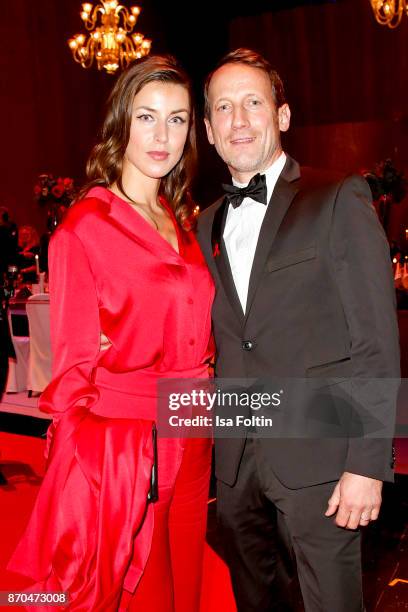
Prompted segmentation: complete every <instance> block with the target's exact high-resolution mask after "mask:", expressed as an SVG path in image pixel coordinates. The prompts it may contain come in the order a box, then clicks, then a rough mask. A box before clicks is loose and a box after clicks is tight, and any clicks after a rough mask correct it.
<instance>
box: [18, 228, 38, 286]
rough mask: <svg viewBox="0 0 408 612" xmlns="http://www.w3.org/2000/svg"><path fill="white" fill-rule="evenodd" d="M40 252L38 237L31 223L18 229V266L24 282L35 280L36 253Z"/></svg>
mask: <svg viewBox="0 0 408 612" xmlns="http://www.w3.org/2000/svg"><path fill="white" fill-rule="evenodd" d="M39 252H40V239H39V237H38V234H37V231H36V230H35V229H34V228H33V227H32V226H31V225H23V226H22V227H20V229H19V230H18V254H17V257H18V267H19V269H20V274H21V275H22V280H23V282H24V283H36V282H37V266H36V262H35V257H36V255H39Z"/></svg>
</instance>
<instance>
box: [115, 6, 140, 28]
mask: <svg viewBox="0 0 408 612" xmlns="http://www.w3.org/2000/svg"><path fill="white" fill-rule="evenodd" d="M116 12H117V14H118V16H119V15H120V16H121V17H122V18H123V27H124V29H125V30H126V32H127V33H129V32H131V31H132V30H133V29H134V27H135V25H136V22H137V16H136V15H133V14H130V13H129V10H128V9H127V8H126V6H123V4H120V5H119V6H118V7H117V9H116ZM130 17H134V21H133V22H132V21H131V20H130Z"/></svg>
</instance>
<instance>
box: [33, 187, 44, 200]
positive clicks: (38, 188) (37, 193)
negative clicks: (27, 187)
mask: <svg viewBox="0 0 408 612" xmlns="http://www.w3.org/2000/svg"><path fill="white" fill-rule="evenodd" d="M41 191H42V190H41V187H40V185H36V186H35V187H34V195H35V197H36V198H39V197H40V195H41Z"/></svg>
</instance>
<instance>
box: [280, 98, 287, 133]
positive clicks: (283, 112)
mask: <svg viewBox="0 0 408 612" xmlns="http://www.w3.org/2000/svg"><path fill="white" fill-rule="evenodd" d="M278 122H279V129H280V131H281V132H287V131H288V129H289V126H290V108H289V104H282V106H280V107H279V108H278Z"/></svg>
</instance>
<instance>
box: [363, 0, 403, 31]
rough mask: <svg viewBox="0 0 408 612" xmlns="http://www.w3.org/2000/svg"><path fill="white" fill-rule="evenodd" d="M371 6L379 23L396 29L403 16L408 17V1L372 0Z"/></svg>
mask: <svg viewBox="0 0 408 612" xmlns="http://www.w3.org/2000/svg"><path fill="white" fill-rule="evenodd" d="M371 6H372V8H373V11H374V15H375V18H376V20H377V21H378V23H380V24H381V25H387V26H388V27H389V28H396V27H397V26H398V25H399V24H400V22H401V19H402V16H403V15H404V13H405V15H407V17H408V0H371Z"/></svg>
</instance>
